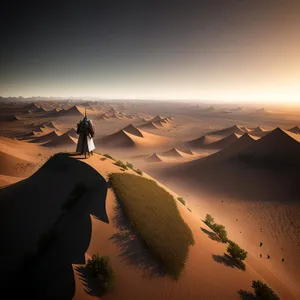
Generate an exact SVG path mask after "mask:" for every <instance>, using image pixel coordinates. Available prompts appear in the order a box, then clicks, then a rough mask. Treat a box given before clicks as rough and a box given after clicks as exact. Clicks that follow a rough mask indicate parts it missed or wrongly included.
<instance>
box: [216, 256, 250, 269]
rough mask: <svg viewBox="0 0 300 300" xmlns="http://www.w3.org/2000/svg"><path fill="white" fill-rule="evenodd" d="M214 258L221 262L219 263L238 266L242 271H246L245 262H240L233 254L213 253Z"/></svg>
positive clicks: (232, 266) (231, 266) (233, 266)
mask: <svg viewBox="0 0 300 300" xmlns="http://www.w3.org/2000/svg"><path fill="white" fill-rule="evenodd" d="M212 258H213V260H214V261H215V262H217V263H219V264H223V265H225V266H226V267H230V268H237V269H240V270H242V271H244V270H245V269H244V266H245V265H244V263H243V262H240V263H239V262H238V261H236V260H235V259H234V258H232V257H231V256H229V255H228V254H226V253H224V255H215V254H213V255H212Z"/></svg>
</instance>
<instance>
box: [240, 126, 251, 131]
mask: <svg viewBox="0 0 300 300" xmlns="http://www.w3.org/2000/svg"><path fill="white" fill-rule="evenodd" d="M240 129H241V130H243V131H245V132H250V131H251V129H250V128H248V127H246V126H241V127H240Z"/></svg>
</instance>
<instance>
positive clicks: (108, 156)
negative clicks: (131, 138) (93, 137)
mask: <svg viewBox="0 0 300 300" xmlns="http://www.w3.org/2000/svg"><path fill="white" fill-rule="evenodd" d="M103 156H105V157H106V158H109V159H112V160H114V161H116V160H115V159H114V158H113V157H111V156H110V155H109V154H107V153H106V154H103Z"/></svg>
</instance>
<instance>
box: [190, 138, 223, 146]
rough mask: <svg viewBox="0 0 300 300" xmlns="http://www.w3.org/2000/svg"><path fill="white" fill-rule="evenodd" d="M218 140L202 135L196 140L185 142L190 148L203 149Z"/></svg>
mask: <svg viewBox="0 0 300 300" xmlns="http://www.w3.org/2000/svg"><path fill="white" fill-rule="evenodd" d="M218 140H220V138H219V137H215V136H210V135H204V136H201V137H199V138H197V139H194V140H191V141H187V142H186V143H187V144H188V145H189V146H190V147H192V148H203V147H205V146H207V145H209V144H212V143H214V142H216V141H218Z"/></svg>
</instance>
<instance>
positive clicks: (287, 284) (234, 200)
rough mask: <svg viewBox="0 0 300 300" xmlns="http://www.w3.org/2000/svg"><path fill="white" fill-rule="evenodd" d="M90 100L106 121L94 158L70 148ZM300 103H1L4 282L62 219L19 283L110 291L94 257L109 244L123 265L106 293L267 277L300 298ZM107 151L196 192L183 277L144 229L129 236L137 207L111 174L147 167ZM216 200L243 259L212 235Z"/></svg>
mask: <svg viewBox="0 0 300 300" xmlns="http://www.w3.org/2000/svg"><path fill="white" fill-rule="evenodd" d="M85 111H86V113H87V115H88V117H89V118H91V119H92V120H93V122H94V125H95V127H96V136H95V138H94V141H95V144H96V152H95V153H94V155H93V156H91V157H89V158H87V159H83V158H82V157H80V156H78V155H77V154H75V153H73V152H74V150H75V148H76V142H77V139H78V136H77V134H76V130H75V128H76V124H77V123H78V121H79V120H80V119H82V118H83V116H84V114H85ZM162 114H163V115H162ZM299 116H300V114H299V113H291V112H282V111H280V112H276V111H273V110H272V111H271V110H269V109H268V108H257V107H256V108H253V107H240V106H238V105H227V106H224V105H218V104H217V103H216V104H213V105H211V104H199V105H195V104H191V103H188V102H178V103H176V104H174V103H173V104H172V105H170V103H169V102H162V101H161V102H156V103H155V102H151V101H143V102H139V101H111V102H109V101H95V102H94V101H74V100H65V101H53V100H45V101H38V102H32V101H27V102H17V101H16V102H11V101H7V102H5V103H1V106H0V127H1V131H0V186H1V188H0V205H1V214H2V215H1V216H2V217H1V228H3V229H4V230H3V233H1V235H2V236H1V238H2V239H1V240H2V245H3V247H1V251H2V252H1V254H2V257H5V258H6V259H5V260H4V262H3V266H2V270H1V277H2V278H1V284H2V286H3V288H4V289H5V288H8V289H11V288H12V286H14V280H12V278H13V276H14V275H13V274H15V272H16V271H17V270H18V268H19V267H20V265H22V264H23V263H24V258H27V261H29V262H31V261H30V258H31V257H32V256H33V255H34V253H36V251H37V250H36V247H37V243H38V241H39V238H40V236H41V234H43V232H45V230H47V229H49V228H52V227H53V226H54V228H55V230H56V232H58V238H57V240H56V241H55V243H54V244H53V246H52V247H51V248H50V249H47V248H46V249H45V250H44V252H43V254H42V255H41V256H40V257H39V259H38V260H37V261H33V262H32V265H33V266H34V267H32V268H29V269H26V270H27V273H26V276H25V277H27V278H30V280H24V284H23V285H22V289H23V292H22V294H21V293H20V295H24V293H26V292H27V291H28V293H30V294H31V295H34V297H36V298H37V299H58V298H60V299H72V298H73V299H80V300H81V299H90V298H94V299H95V298H99V295H98V294H97V288H96V287H95V286H94V284H93V283H92V282H91V281H90V280H89V278H88V276H87V273H86V271H85V268H84V264H85V262H86V260H87V259H88V258H89V257H91V256H92V254H93V253H95V252H99V254H100V255H109V257H110V259H111V261H112V266H113V269H114V271H115V273H116V284H115V285H116V288H115V290H114V291H112V292H110V293H108V294H106V295H105V296H103V299H153V298H155V299H244V298H242V297H243V296H242V295H240V294H239V291H240V290H245V291H251V281H252V280H257V279H262V280H264V281H265V282H267V283H268V284H269V285H270V286H271V287H272V288H273V289H274V290H275V291H276V292H277V293H278V294H279V295H280V297H281V299H287V300H290V299H300V287H299V284H298V283H299V282H300V263H299V259H298V258H299V254H300V243H299V241H300V218H299V215H300V200H299V199H300V193H299V188H298V180H299V179H298V177H299V176H298V174H299V172H298V170H299V167H300V159H299V157H300V156H299V153H300V144H299V142H300V135H299V134H300V130H299V126H298V124H299ZM100 153H102V154H103V153H109V154H110V155H112V156H113V157H115V158H116V159H121V160H123V161H124V162H126V161H128V162H132V163H133V164H134V166H135V167H137V168H140V169H142V170H143V172H144V173H143V176H144V177H147V178H152V179H154V180H156V181H157V182H158V184H159V185H161V186H163V187H164V188H165V189H167V190H168V191H169V192H170V193H171V194H173V195H174V197H175V198H177V197H183V198H184V199H185V200H186V202H187V204H186V206H183V205H182V204H181V203H180V202H178V201H177V202H176V203H177V206H178V209H179V210H180V213H181V215H182V217H183V218H184V220H185V222H186V223H187V224H188V225H189V227H190V228H191V229H192V232H193V235H194V239H195V245H194V246H193V247H191V248H190V253H189V257H188V261H187V264H186V267H185V269H184V271H183V273H182V275H181V277H180V279H179V280H178V281H174V280H172V279H170V278H169V277H167V276H164V275H162V274H161V273H159V272H158V268H159V267H158V265H157V262H155V261H154V260H153V258H152V257H151V256H150V255H149V253H148V251H147V250H145V249H144V248H143V247H142V245H141V244H140V242H139V241H138V239H137V238H136V235H135V233H134V231H132V232H131V233H130V235H131V238H130V239H129V240H128V238H127V239H126V236H127V233H128V232H127V231H128V228H127V227H126V226H125V225H124V224H126V223H127V222H128V220H127V219H126V217H125V215H124V213H123V212H122V209H121V208H120V206H119V204H118V203H119V202H118V200H117V199H116V197H115V194H114V193H113V191H112V189H111V188H110V187H109V186H108V185H107V182H108V174H109V173H111V172H129V173H133V174H136V173H134V172H133V171H132V170H130V169H129V170H127V171H122V170H121V169H120V167H118V166H116V165H115V164H114V161H112V160H110V159H105V158H104V157H103V155H101V154H100ZM137 176H139V175H137ZM78 183H84V184H86V185H87V186H88V192H87V193H85V194H84V195H83V197H82V198H81V199H80V201H79V202H78V204H76V206H75V207H74V209H72V210H71V212H70V213H68V214H67V215H66V216H64V215H63V216H61V215H60V209H59V208H60V206H61V205H62V203H64V201H66V199H67V198H68V196H69V194H70V193H71V191H72V190H73V189H74V187H75V186H76V184H78ZM137 191H138V187H137ZM187 208H190V209H191V211H189V210H188V209H187ZM207 213H210V214H211V215H212V216H213V217H215V219H216V221H217V222H218V223H221V224H223V225H225V227H226V229H227V231H228V235H229V238H230V239H232V240H234V241H236V242H237V243H238V244H239V245H241V247H242V248H244V249H245V250H247V251H248V258H247V259H246V261H245V262H246V271H244V272H243V271H241V270H239V269H237V268H234V267H233V266H232V265H230V264H229V263H228V261H227V262H226V261H225V260H224V256H223V254H224V253H225V252H226V245H224V244H222V243H219V242H217V241H214V240H212V239H210V238H209V236H210V232H211V231H210V229H209V228H208V227H207V226H206V225H205V224H204V223H203V222H202V221H201V219H203V218H204V217H205V215H206V214H207ZM58 218H61V220H62V221H61V222H58V223H57V220H58ZM149 221H150V220H149ZM260 242H262V243H263V245H262V247H260V246H259V245H260ZM260 255H262V257H260ZM267 255H270V259H267ZM282 258H284V262H282ZM50 262H51V263H50ZM24 291H25V292H24ZM16 293H17V292H16ZM100 298H101V297H100ZM101 299H102V298H101Z"/></svg>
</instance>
